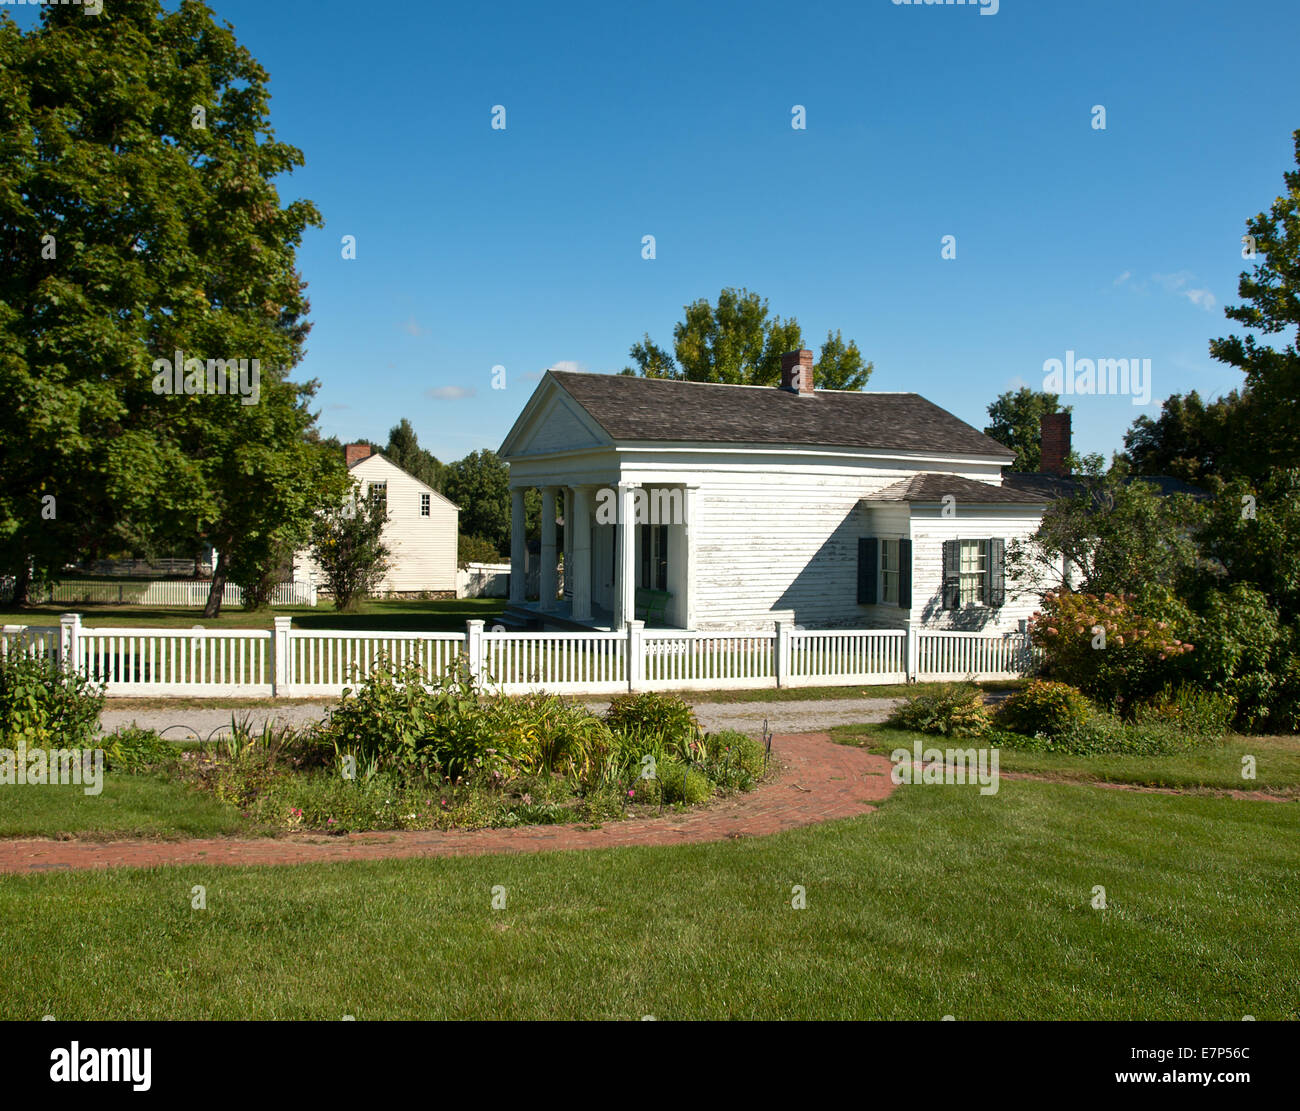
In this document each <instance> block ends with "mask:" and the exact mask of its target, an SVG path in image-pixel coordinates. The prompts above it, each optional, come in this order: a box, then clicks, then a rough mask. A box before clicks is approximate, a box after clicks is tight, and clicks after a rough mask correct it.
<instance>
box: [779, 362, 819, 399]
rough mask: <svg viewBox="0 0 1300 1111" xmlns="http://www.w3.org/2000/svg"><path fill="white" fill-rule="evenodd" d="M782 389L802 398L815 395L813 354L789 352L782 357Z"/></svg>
mask: <svg viewBox="0 0 1300 1111" xmlns="http://www.w3.org/2000/svg"><path fill="white" fill-rule="evenodd" d="M781 389H783V390H786V391H788V392H789V393H793V394H798V395H799V396H800V397H812V395H813V353H812V352H811V351H787V352H786V353H785V354H784V355H782V356H781Z"/></svg>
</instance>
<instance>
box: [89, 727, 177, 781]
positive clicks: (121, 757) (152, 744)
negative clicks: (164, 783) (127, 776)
mask: <svg viewBox="0 0 1300 1111" xmlns="http://www.w3.org/2000/svg"><path fill="white" fill-rule="evenodd" d="M99 744H100V747H101V748H102V749H103V750H104V762H105V763H106V764H107V765H108V767H109V768H110V769H111V770H113V771H122V772H128V773H132V774H134V773H136V772H142V771H149V770H152V769H154V768H158V767H163V766H165V765H167V764H169V763H170V762H171V761H172V760H174V759H175V758H176V751H177V750H176V747H175V746H174V745H172V744H171V743H170V742H168V741H164V740H163V739H162V737H160V736H159V735H158V734H157V733H155V732H154V731H153V730H152V729H139V728H137V727H136V726H134V725H124V726H122V727H121V728H120V729H117V730H116V731H114V732H112V733H110V734H109V735H108V736H106V737H104V738H103V739H102V740H101V741H100V742H99Z"/></svg>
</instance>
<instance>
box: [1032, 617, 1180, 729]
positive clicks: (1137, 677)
mask: <svg viewBox="0 0 1300 1111" xmlns="http://www.w3.org/2000/svg"><path fill="white" fill-rule="evenodd" d="M1190 626H1191V615H1190V613H1189V612H1188V610H1187V608H1186V607H1185V606H1184V605H1183V604H1182V603H1181V602H1179V601H1178V600H1177V599H1175V598H1174V597H1172V596H1171V595H1167V594H1152V595H1151V596H1150V597H1148V598H1144V599H1141V600H1139V599H1138V597H1137V596H1136V595H1133V594H1124V595H1121V594H1104V595H1101V596H1097V595H1095V594H1075V593H1072V592H1069V591H1058V592H1053V593H1050V594H1047V595H1045V596H1044V598H1043V608H1042V609H1041V610H1040V611H1039V612H1038V613H1036V614H1034V616H1033V617H1032V618H1030V622H1029V631H1030V636H1031V637H1032V639H1033V642H1034V644H1036V645H1037V646H1038V647H1040V648H1042V649H1043V651H1044V653H1045V654H1046V658H1045V661H1044V666H1043V673H1044V675H1046V676H1047V677H1049V678H1051V679H1054V680H1056V681H1058V682H1062V683H1068V684H1070V685H1071V686H1074V687H1078V688H1079V689H1080V690H1081V691H1083V692H1084V693H1085V694H1087V695H1089V696H1090V697H1092V698H1094V699H1096V700H1097V701H1099V702H1101V703H1104V704H1105V705H1108V706H1112V707H1116V708H1119V709H1123V708H1125V707H1127V706H1129V705H1132V704H1133V703H1135V702H1136V701H1138V700H1140V699H1142V698H1144V697H1147V696H1149V695H1151V694H1153V693H1155V692H1156V691H1158V690H1160V689H1161V688H1162V687H1164V686H1165V685H1167V684H1168V683H1170V682H1173V681H1174V680H1176V679H1177V678H1178V676H1179V674H1180V670H1181V667H1182V660H1183V657H1185V656H1186V655H1187V654H1188V653H1190V652H1192V651H1193V650H1194V645H1192V644H1190V643H1188V642H1187V641H1186V640H1184V639H1183V637H1184V636H1186V635H1188V634H1187V632H1186V630H1187V629H1189V628H1190Z"/></svg>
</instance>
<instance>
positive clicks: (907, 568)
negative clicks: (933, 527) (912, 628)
mask: <svg viewBox="0 0 1300 1111" xmlns="http://www.w3.org/2000/svg"><path fill="white" fill-rule="evenodd" d="M898 605H899V607H900V608H901V609H905V610H906V609H911V608H912V542H911V541H910V540H906V539H905V540H900V541H899V542H898Z"/></svg>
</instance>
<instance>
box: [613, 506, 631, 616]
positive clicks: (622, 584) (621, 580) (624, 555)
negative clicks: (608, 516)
mask: <svg viewBox="0 0 1300 1111" xmlns="http://www.w3.org/2000/svg"><path fill="white" fill-rule="evenodd" d="M614 527H615V528H616V529H617V530H618V562H617V563H616V564H615V567H614V628H616V629H621V628H623V626H624V625H626V624H627V623H628V622H629V621H632V620H634V619H635V618H636V487H635V486H634V485H633V484H632V483H630V482H620V483H619V484H618V521H617V523H616V524H615V526H614Z"/></svg>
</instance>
